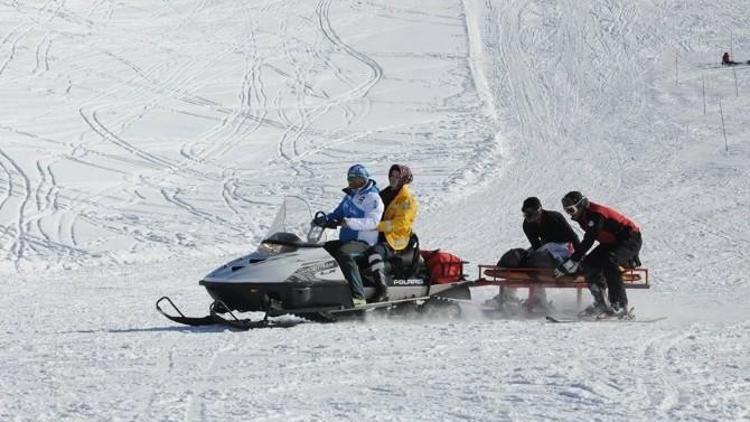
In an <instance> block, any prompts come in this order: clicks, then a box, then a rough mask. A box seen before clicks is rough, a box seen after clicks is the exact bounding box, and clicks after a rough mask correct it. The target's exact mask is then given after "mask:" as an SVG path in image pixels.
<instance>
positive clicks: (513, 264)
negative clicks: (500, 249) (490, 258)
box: [497, 248, 529, 268]
mask: <svg viewBox="0 0 750 422" xmlns="http://www.w3.org/2000/svg"><path fill="white" fill-rule="evenodd" d="M528 254H529V253H528V252H526V249H523V248H513V249H511V250H509V251H508V252H505V253H504V254H503V256H501V257H500V260H499V261H497V266H498V267H505V268H520V267H523V264H524V261H525V260H526V258H527V257H528Z"/></svg>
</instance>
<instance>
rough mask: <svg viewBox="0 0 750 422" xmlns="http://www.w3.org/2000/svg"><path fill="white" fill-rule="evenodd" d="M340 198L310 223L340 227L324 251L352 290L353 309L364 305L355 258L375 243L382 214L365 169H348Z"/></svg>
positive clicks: (376, 189)
mask: <svg viewBox="0 0 750 422" xmlns="http://www.w3.org/2000/svg"><path fill="white" fill-rule="evenodd" d="M346 179H347V181H348V183H349V186H348V187H346V188H345V189H344V193H345V194H346V195H345V196H344V199H342V200H341V203H339V205H338V206H337V207H336V209H335V210H333V212H331V213H329V214H326V216H325V217H321V218H318V219H316V220H315V221H314V223H315V224H316V225H319V226H325V225H330V223H331V222H337V223H339V224H341V230H340V231H339V240H337V241H332V242H328V243H327V244H326V250H327V251H328V252H330V253H331V255H333V257H334V258H335V259H336V262H338V264H339V266H340V267H341V272H342V273H344V277H345V278H346V281H348V282H349V286H350V287H351V289H352V302H353V303H354V306H360V305H364V304H365V303H366V300H365V289H364V286H363V284H362V276H361V275H360V273H359V268H358V267H357V261H356V259H357V258H358V257H359V256H362V255H363V254H364V252H365V251H366V250H367V249H369V248H370V247H371V246H373V245H375V243H377V241H378V223H379V222H380V217H381V216H382V215H383V209H384V207H383V200H382V199H380V195H378V188H377V186H376V185H375V181H374V180H372V179H370V172H368V171H367V169H366V168H365V166H363V165H361V164H355V165H353V166H351V167H350V168H349V171H348V172H347V175H346Z"/></svg>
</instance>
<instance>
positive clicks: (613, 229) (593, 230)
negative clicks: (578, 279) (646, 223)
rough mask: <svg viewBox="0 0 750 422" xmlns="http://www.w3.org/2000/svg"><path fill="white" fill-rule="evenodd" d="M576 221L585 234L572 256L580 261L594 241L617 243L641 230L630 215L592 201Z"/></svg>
mask: <svg viewBox="0 0 750 422" xmlns="http://www.w3.org/2000/svg"><path fill="white" fill-rule="evenodd" d="M575 221H576V222H577V223H578V225H579V226H581V228H582V229H583V230H584V231H585V234H584V235H583V241H581V244H580V245H578V247H577V248H575V252H574V253H573V256H572V257H571V258H572V259H573V260H574V261H580V260H581V258H583V255H585V254H586V252H588V250H589V249H591V246H593V245H594V241H598V242H599V243H601V244H603V245H616V244H618V243H620V242H623V241H625V240H627V239H629V238H630V237H631V236H632V235H633V234H635V233H640V232H641V229H640V228H639V227H638V225H636V224H635V223H634V222H633V221H632V220H631V219H629V218H628V217H625V216H624V215H622V214H620V213H619V212H618V211H615V210H613V209H612V208H609V207H606V206H604V205H600V204H597V203H594V202H591V203H590V204H589V207H588V208H585V209H584V210H583V212H582V213H581V215H580V216H579V217H578V218H577V219H575Z"/></svg>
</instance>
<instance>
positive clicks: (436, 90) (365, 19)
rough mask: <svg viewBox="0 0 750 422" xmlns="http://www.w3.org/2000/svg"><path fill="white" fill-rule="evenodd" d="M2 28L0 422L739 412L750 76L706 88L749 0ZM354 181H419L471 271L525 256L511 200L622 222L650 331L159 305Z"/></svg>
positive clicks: (6, 6) (307, 4)
mask: <svg viewBox="0 0 750 422" xmlns="http://www.w3.org/2000/svg"><path fill="white" fill-rule="evenodd" d="M0 23H1V25H0V28H1V29H0V95H1V98H2V101H0V251H2V254H3V256H4V257H3V260H2V261H0V275H1V276H2V277H0V280H1V281H0V286H1V287H2V290H3V295H2V296H0V309H3V311H2V312H3V315H2V316H3V317H2V318H1V319H0V374H1V375H0V420H34V421H38V420H53V421H61V420H184V421H196V420H284V421H286V420H351V419H358V420H371V419H379V420H406V421H415V420H493V421H497V420H524V421H525V420H743V419H744V420H747V419H749V418H750V369H749V368H750V351H749V350H748V349H749V347H748V345H750V322H748V315H750V304H749V303H748V300H747V298H748V297H749V295H750V285H749V283H748V277H747V274H748V270H750V268H749V264H748V257H749V255H748V251H749V250H750V218H749V217H750V213H748V210H749V209H750V183H748V181H749V180H750V178H749V175H750V146H749V145H748V137H747V135H746V132H747V130H746V128H747V127H748V124H749V123H750V71H749V69H748V68H736V69H726V68H721V67H717V66H715V65H716V63H717V62H718V61H719V58H720V56H721V53H722V52H723V51H728V50H730V49H731V50H732V52H733V56H734V58H735V59H737V60H743V61H744V60H747V59H750V33H748V28H750V2H747V1H736V0H712V1H704V0H700V1H698V0H696V1H682V0H680V1H676V0H673V1H660V0H650V1H648V0H637V1H626V0H532V1H520V0H519V1H514V0H509V1H504V2H501V1H481V0H461V1H459V0H454V1H448V0H444V1H437V0H422V1H415V0H403V1H398V2H395V1H391V2H388V1H377V0H376V1H370V0H361V1H348V2H336V1H332V0H320V1H318V2H312V1H274V0H268V1H258V2H249V1H243V2H239V1H220V0H217V1H212V2H209V1H162V2H156V1H145V0H132V1H128V2H113V1H74V0H68V1H65V0H57V1H37V2H24V1H17V0H13V1H3V2H0ZM704 90H705V96H704V94H703V92H704ZM704 99H705V100H704ZM704 107H705V112H704ZM722 115H723V121H722ZM722 128H724V130H725V131H726V138H725V137H724V135H723V131H722ZM355 162H362V163H364V164H366V165H367V166H368V167H369V168H371V169H372V170H373V171H374V172H375V176H376V179H377V180H379V181H380V182H381V183H384V182H385V180H386V171H387V169H388V167H389V166H390V164H392V163H395V162H398V163H407V164H409V165H410V166H411V167H412V170H413V172H414V174H415V180H414V184H413V189H414V191H415V192H416V194H417V196H418V198H419V200H420V203H421V209H420V214H419V217H418V221H417V231H418V233H419V234H420V237H421V239H422V243H423V245H424V246H425V247H432V248H437V247H440V248H443V249H449V250H452V251H454V252H457V253H459V254H460V255H461V256H462V257H463V258H464V259H466V260H469V261H471V262H472V263H474V264H478V263H493V262H495V261H496V260H497V258H498V257H499V256H500V254H501V253H502V252H503V251H504V250H506V249H509V248H511V247H516V246H523V245H524V242H525V241H524V237H523V234H522V232H521V215H520V212H519V209H520V204H521V202H522V200H523V199H524V198H525V197H526V196H531V195H536V196H539V197H540V198H541V199H542V202H543V203H544V204H545V205H546V206H547V208H552V209H559V205H558V204H559V203H558V201H559V198H560V197H561V196H562V195H563V194H564V193H565V192H566V191H568V190H571V189H578V190H582V191H584V192H585V193H586V194H588V195H589V197H591V198H592V199H594V200H598V201H601V202H603V203H606V204H610V205H612V206H614V207H615V208H618V209H620V210H622V211H624V212H625V213H626V214H628V215H631V216H632V217H634V218H635V219H636V220H637V221H638V222H639V223H640V225H641V226H642V228H643V233H644V248H643V251H642V254H641V256H642V259H643V261H644V263H645V264H646V265H647V266H648V267H649V269H650V270H651V276H652V278H651V280H652V283H653V288H652V289H651V290H649V291H633V292H631V293H630V298H631V303H632V304H633V305H635V306H636V311H637V313H638V315H639V316H641V317H644V318H646V317H655V316H668V319H667V320H665V321H661V322H658V323H654V324H629V325H626V324H564V325H555V324H547V323H544V322H543V321H542V320H541V319H540V318H539V317H534V318H528V319H512V320H496V319H488V318H485V317H483V316H482V315H481V314H480V313H479V312H477V311H476V310H475V309H473V308H472V307H471V306H467V307H466V309H465V311H466V312H465V313H466V315H465V317H464V318H463V319H460V320H440V319H438V320H417V319H378V318H370V319H368V320H367V321H365V322H341V323H337V324H334V325H325V324H315V323H299V321H297V320H294V319H291V320H290V321H289V325H290V327H289V328H280V329H268V330H256V331H250V332H241V333H238V332H233V331H230V330H227V329H221V328H199V329H197V328H189V327H181V326H176V324H173V323H171V322H170V321H167V320H165V319H164V318H163V317H161V316H160V315H159V314H158V313H157V312H156V311H155V310H154V301H155V300H156V299H157V298H158V297H159V296H161V295H164V294H168V295H170V296H171V297H173V298H174V299H175V300H176V301H177V303H178V304H180V305H181V306H182V307H183V308H184V311H185V312H186V313H189V314H193V315H203V314H205V312H206V307H207V305H208V303H209V298H208V296H207V294H206V293H205V291H204V290H203V289H202V287H200V286H198V284H197V281H198V280H199V279H200V277H201V276H202V275H204V274H206V273H207V272H209V271H210V270H211V269H213V268H214V267H216V266H218V265H219V264H221V263H223V262H226V261H228V260H229V259H231V258H233V257H236V256H238V255H240V254H243V253H245V252H248V251H249V250H251V249H252V248H253V247H254V246H255V245H256V244H257V242H258V241H259V240H260V238H261V236H262V235H263V233H264V232H265V229H267V228H268V226H269V225H270V224H271V219H272V217H273V215H272V214H273V212H274V210H275V207H276V206H277V205H278V204H279V203H280V201H281V198H282V197H283V196H284V195H300V196H304V197H306V198H308V199H309V200H311V201H312V204H313V205H314V207H315V208H320V209H329V208H331V207H333V206H334V205H335V203H336V202H337V201H338V200H339V198H340V195H341V193H340V188H341V187H342V186H343V184H344V182H345V180H344V174H345V171H346V168H347V167H348V166H349V165H351V164H352V163H355ZM473 271H474V273H475V272H476V270H473ZM475 275H476V274H472V276H475ZM494 293H495V289H494V288H489V287H488V288H479V289H474V291H473V295H474V299H473V302H474V303H475V304H478V303H480V302H481V301H482V300H484V299H486V298H489V297H491V296H492V295H493V294H494ZM550 296H551V298H552V299H553V300H554V303H555V304H556V306H557V307H558V309H559V310H560V311H561V312H565V311H568V312H572V311H573V308H574V307H575V300H574V294H573V293H572V292H571V291H561V292H550Z"/></svg>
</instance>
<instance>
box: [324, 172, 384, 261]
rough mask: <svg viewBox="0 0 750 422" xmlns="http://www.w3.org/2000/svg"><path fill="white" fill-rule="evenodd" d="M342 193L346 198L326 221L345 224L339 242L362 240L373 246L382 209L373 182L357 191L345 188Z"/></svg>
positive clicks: (376, 238) (375, 241)
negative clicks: (336, 221)
mask: <svg viewBox="0 0 750 422" xmlns="http://www.w3.org/2000/svg"><path fill="white" fill-rule="evenodd" d="M344 192H345V193H346V196H345V197H344V199H342V200H341V203H340V204H339V206H338V207H336V209H335V210H333V212H331V213H330V214H328V215H326V217H327V218H328V220H338V221H343V222H345V223H346V227H344V226H342V227H341V231H340V232H339V240H341V241H343V242H348V241H351V240H362V241H364V242H366V243H367V244H369V245H371V246H372V245H374V244H375V243H377V241H378V223H379V222H380V217H381V216H382V215H383V209H384V207H383V200H382V199H380V195H378V188H377V186H375V181H374V180H369V181H368V182H367V184H366V185H364V186H363V187H361V188H359V189H357V190H352V189H349V188H346V189H344Z"/></svg>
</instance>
